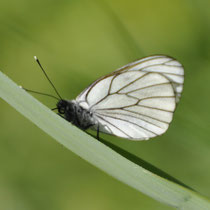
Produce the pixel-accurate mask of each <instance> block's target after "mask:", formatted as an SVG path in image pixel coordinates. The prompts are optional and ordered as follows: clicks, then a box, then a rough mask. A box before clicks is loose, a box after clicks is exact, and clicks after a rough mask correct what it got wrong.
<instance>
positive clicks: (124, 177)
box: [0, 72, 210, 210]
mask: <svg viewBox="0 0 210 210" xmlns="http://www.w3.org/2000/svg"><path fill="white" fill-rule="evenodd" d="M0 96H1V98H3V99H4V100H5V101H7V102H8V103H9V104H10V105H11V106H12V107H14V108H15V109H16V110H17V111H19V112H20V113H21V114H23V115H24V116H25V117H26V118H28V119H29V120H31V121H32V122H33V123H34V124H36V125H37V126H38V127H39V128H41V129H42V130H43V131H45V132H46V133H47V134H49V135H50V136H52V137H53V138H54V139H55V140H56V141H58V142H59V143H61V144H63V145H64V146H65V147H67V148H68V149H69V150H71V151H72V152H74V153H76V154H77V155H79V156H80V157H82V158H83V159H85V160H86V161H88V162H89V163H91V164H93V165H94V166H96V167H98V168H100V169H101V170H103V171H104V172H106V173H107V174H109V175H111V176H113V177H115V178H116V179H118V180H120V181H122V182H123V183H125V184H127V185H129V186H130V187H133V188H134V189H136V190H138V191H140V192H142V193H144V194H146V195H148V196H150V197H152V198H154V199H156V200H158V201H160V202H163V203H165V204H168V205H170V206H174V207H176V208H179V209H189V210H198V209H202V210H205V209H206V210H207V209H210V201H209V200H207V199H206V198H204V197H202V196H201V195H199V194H198V193H196V192H193V191H191V190H189V189H187V188H184V187H183V186H181V185H178V184H176V183H173V182H171V181H168V180H167V179H164V178H162V177H160V176H158V175H157V174H155V173H152V172H151V171H149V170H146V169H145V168H143V167H141V166H139V165H137V164H136V163H135V162H132V161H130V160H128V159H127V158H125V157H123V156H122V155H120V154H118V153H117V152H115V151H114V150H112V149H111V148H110V147H108V146H106V145H104V144H103V143H101V142H99V141H97V140H96V139H94V138H93V137H91V136H90V135H88V134H86V133H85V132H82V131H81V130H79V129H78V128H76V127H75V126H72V125H71V124H70V123H68V122H67V121H65V120H63V119H62V118H61V117H59V116H57V115H56V114H55V113H53V112H52V111H51V110H49V109H48V108H47V107H45V106H44V105H43V104H41V103H40V102H39V101H37V100H36V99H35V98H33V97H32V96H31V95H29V94H28V93H27V92H25V91H24V90H22V89H21V88H19V87H18V86H17V85H16V84H15V83H14V82H12V81H11V80H10V79H9V78H8V77H7V76H5V75H4V74H3V73H1V72H0ZM14 138H15V137H14Z"/></svg>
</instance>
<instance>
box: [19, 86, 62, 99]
mask: <svg viewBox="0 0 210 210" xmlns="http://www.w3.org/2000/svg"><path fill="white" fill-rule="evenodd" d="M19 87H20V88H21V89H23V90H25V91H27V92H29V93H35V94H39V95H43V96H48V97H51V98H54V99H56V100H60V98H57V97H55V96H54V95H51V94H48V93H42V92H38V91H34V90H30V89H26V88H24V87H22V86H19Z"/></svg>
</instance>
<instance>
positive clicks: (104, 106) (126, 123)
mask: <svg viewBox="0 0 210 210" xmlns="http://www.w3.org/2000/svg"><path fill="white" fill-rule="evenodd" d="M183 82H184V69H183V67H182V65H181V64H180V63H179V62H178V61H176V60H175V59H173V58H171V57H168V56H163V55H156V56H150V57H146V58H143V59H140V60H138V61H135V62H133V63H130V64H128V65H126V66H123V67H122V68H120V69H118V70H116V71H114V72H113V73H111V74H109V75H107V76H105V77H103V78H101V79H99V80H97V81H96V82H94V83H93V84H92V85H90V86H89V87H88V88H87V89H86V90H84V91H83V92H82V93H81V94H80V95H79V96H78V97H77V99H76V101H77V102H78V103H79V104H80V106H82V107H83V108H85V109H88V110H90V112H92V113H93V116H94V119H95V121H96V123H97V124H98V125H99V130H100V131H101V132H104V133H108V134H112V135H116V136H119V137H123V138H128V139H131V140H147V139H149V138H151V137H155V136H158V135H161V134H163V133H164V132H165V131H166V130H167V129H168V126H169V123H170V122H171V121H172V118H173V112H174V110H175V108H176V103H177V102H178V101H179V99H180V96H181V92H182V89H183ZM94 128H95V129H97V125H96V126H95V127H94Z"/></svg>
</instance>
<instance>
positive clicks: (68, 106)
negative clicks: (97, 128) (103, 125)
mask: <svg viewBox="0 0 210 210" xmlns="http://www.w3.org/2000/svg"><path fill="white" fill-rule="evenodd" d="M57 109H58V113H59V115H61V116H62V117H63V118H64V119H66V120H67V121H69V122H71V123H72V124H74V125H76V126H77V127H79V128H81V129H82V130H86V129H88V128H89V127H91V126H94V125H95V123H94V119H93V117H92V113H91V112H89V111H88V110H86V109H84V108H82V107H81V106H80V105H79V104H78V103H77V102H76V101H67V100H63V99H61V100H60V101H59V102H58V103H57Z"/></svg>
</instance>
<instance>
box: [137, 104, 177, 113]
mask: <svg viewBox="0 0 210 210" xmlns="http://www.w3.org/2000/svg"><path fill="white" fill-rule="evenodd" d="M136 106H140V107H145V108H149V109H156V110H159V111H163V112H170V113H174V112H173V111H170V110H166V109H160V108H156V107H151V106H146V105H141V104H137V105H136Z"/></svg>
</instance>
